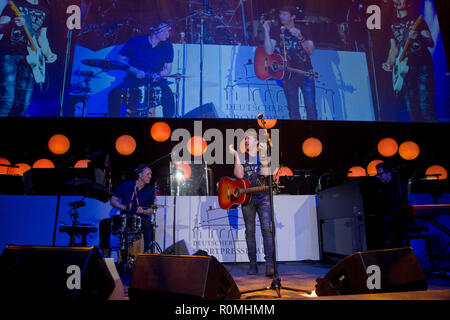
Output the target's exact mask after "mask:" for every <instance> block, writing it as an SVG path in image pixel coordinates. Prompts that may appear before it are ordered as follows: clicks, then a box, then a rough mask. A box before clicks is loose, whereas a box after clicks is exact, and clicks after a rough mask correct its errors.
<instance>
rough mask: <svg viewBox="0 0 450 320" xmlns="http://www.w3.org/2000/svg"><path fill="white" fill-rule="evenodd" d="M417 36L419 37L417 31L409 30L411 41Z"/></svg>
mask: <svg viewBox="0 0 450 320" xmlns="http://www.w3.org/2000/svg"><path fill="white" fill-rule="evenodd" d="M418 35H419V32H418V31H413V30H409V37H410V38H411V39H413V40H416V39H417V36H418Z"/></svg>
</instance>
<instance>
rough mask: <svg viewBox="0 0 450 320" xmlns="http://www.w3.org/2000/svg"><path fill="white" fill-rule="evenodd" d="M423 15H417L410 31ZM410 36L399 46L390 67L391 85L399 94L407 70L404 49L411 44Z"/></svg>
mask: <svg viewBox="0 0 450 320" xmlns="http://www.w3.org/2000/svg"><path fill="white" fill-rule="evenodd" d="M422 19H423V17H422V16H419V18H417V20H416V22H415V23H414V25H413V27H412V28H411V31H415V30H416V29H417V27H418V26H419V24H420V23H421V22H422ZM411 40H412V39H411V37H408V40H407V41H406V43H405V46H404V47H403V48H400V51H399V53H398V56H397V59H395V63H394V65H393V68H392V85H393V87H394V92H395V94H397V95H398V94H399V93H400V91H402V88H403V82H404V81H405V76H406V74H407V73H408V71H409V66H408V58H406V57H405V55H406V50H408V48H409V45H410V44H411Z"/></svg>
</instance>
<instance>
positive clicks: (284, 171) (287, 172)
mask: <svg viewBox="0 0 450 320" xmlns="http://www.w3.org/2000/svg"><path fill="white" fill-rule="evenodd" d="M293 175H294V173H293V172H292V170H291V169H290V168H288V167H281V168H276V169H275V172H274V173H273V180H274V181H275V180H276V183H278V182H279V181H280V177H284V176H288V177H292V176H293Z"/></svg>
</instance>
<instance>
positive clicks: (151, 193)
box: [114, 180, 155, 214]
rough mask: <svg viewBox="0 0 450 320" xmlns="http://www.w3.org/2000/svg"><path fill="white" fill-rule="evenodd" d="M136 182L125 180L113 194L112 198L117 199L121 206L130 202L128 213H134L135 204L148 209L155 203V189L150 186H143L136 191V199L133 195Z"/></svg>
mask: <svg viewBox="0 0 450 320" xmlns="http://www.w3.org/2000/svg"><path fill="white" fill-rule="evenodd" d="M135 186H136V180H127V181H124V182H122V183H121V184H120V185H119V186H118V187H117V189H116V191H115V192H114V196H115V197H117V198H119V199H120V201H121V203H122V204H123V205H128V203H130V201H132V202H131V203H132V206H131V210H130V213H131V214H134V213H136V209H137V203H138V201H139V206H140V207H144V208H149V207H151V206H152V205H153V203H154V202H155V188H154V187H152V186H151V185H149V184H147V185H145V186H144V187H143V188H142V189H141V190H138V192H137V197H136V195H133V194H134V187H135ZM136 198H137V199H136Z"/></svg>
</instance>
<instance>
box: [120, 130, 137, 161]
mask: <svg viewBox="0 0 450 320" xmlns="http://www.w3.org/2000/svg"><path fill="white" fill-rule="evenodd" d="M116 150H117V152H118V153H119V154H121V155H123V156H129V155H130V154H132V153H133V152H134V151H135V150H136V140H134V138H133V137H132V136H130V135H127V134H124V135H122V136H120V137H118V138H117V140H116Z"/></svg>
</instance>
